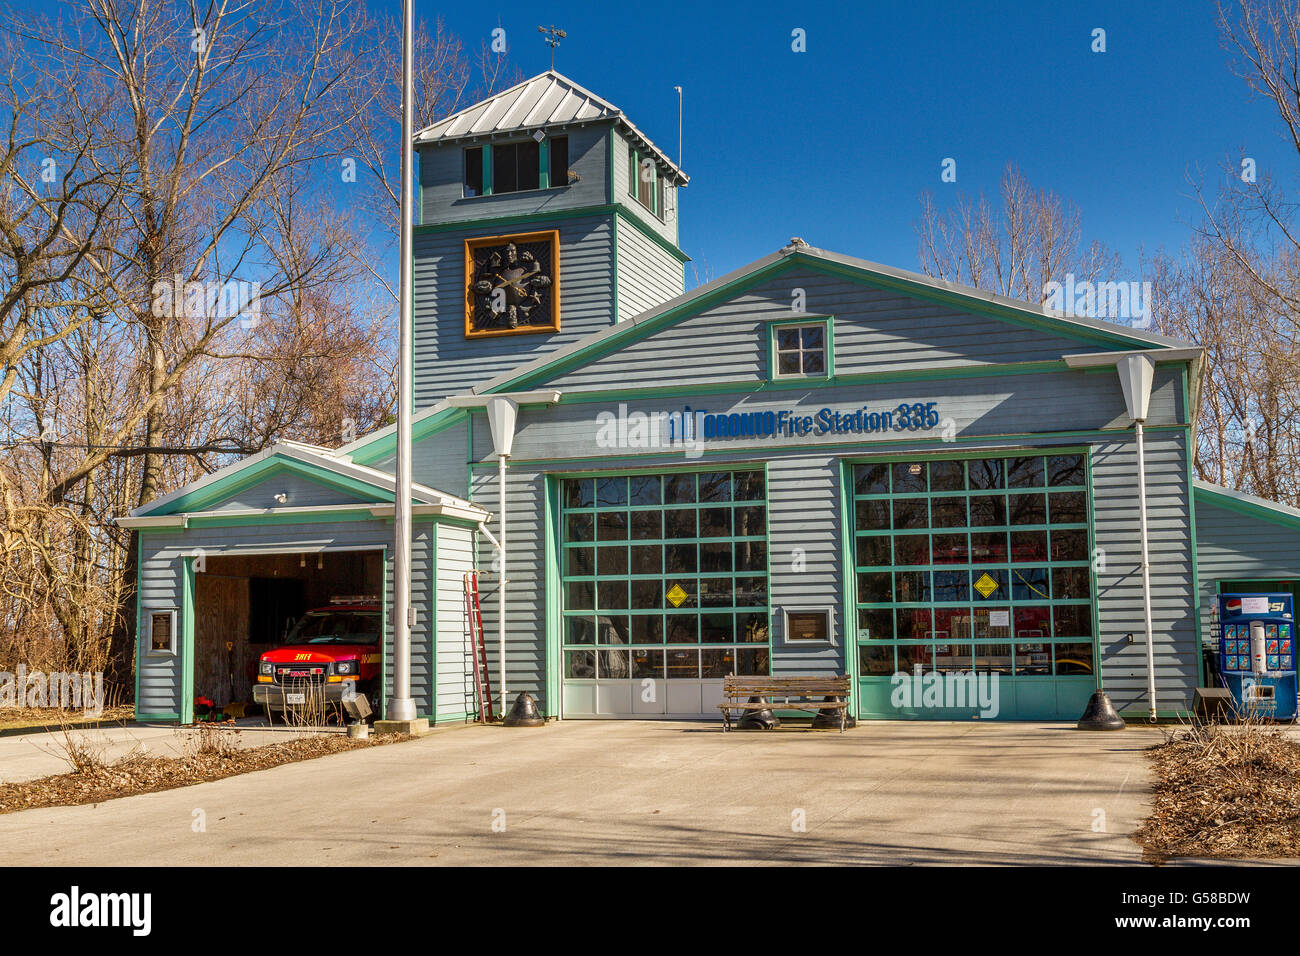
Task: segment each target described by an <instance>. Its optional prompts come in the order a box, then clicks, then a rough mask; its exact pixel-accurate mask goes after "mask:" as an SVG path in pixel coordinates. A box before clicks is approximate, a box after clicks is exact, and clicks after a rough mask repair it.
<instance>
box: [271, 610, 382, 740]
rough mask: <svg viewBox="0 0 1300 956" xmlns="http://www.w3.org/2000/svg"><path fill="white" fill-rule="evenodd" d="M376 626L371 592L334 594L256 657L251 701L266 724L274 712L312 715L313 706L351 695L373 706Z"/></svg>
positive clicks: (378, 619)
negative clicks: (259, 708)
mask: <svg viewBox="0 0 1300 956" xmlns="http://www.w3.org/2000/svg"><path fill="white" fill-rule="evenodd" d="M382 628H383V614H382V610H381V608H380V605H379V599H378V598H376V597H373V596H367V595H345V596H340V597H334V598H331V599H330V603H329V604H328V605H326V606H324V607H317V608H312V609H311V610H309V611H308V612H307V613H306V614H304V615H303V616H302V617H301V618H300V619H299V620H298V623H296V624H295V625H294V626H293V628H292V629H291V630H290V631H289V632H288V634H286V635H285V639H284V642H283V643H282V644H281V645H280V646H279V647H276V648H275V649H274V650H270V651H267V652H266V653H265V654H263V655H262V656H261V659H260V660H259V661H258V665H257V680H256V681H255V682H254V684H253V700H254V702H256V703H258V704H261V705H262V706H263V707H264V708H265V709H266V716H267V719H268V720H270V721H271V722H272V723H274V722H275V718H276V716H277V714H278V715H279V716H281V717H282V718H283V719H286V720H287V719H288V717H289V715H290V714H292V713H294V712H295V711H297V712H299V713H303V714H313V715H314V713H315V711H317V710H318V709H325V708H328V709H338V708H340V707H341V702H342V701H343V700H344V699H346V698H347V697H349V696H351V695H353V694H354V693H355V694H365V695H366V698H367V699H368V700H369V701H370V705H371V707H372V708H374V709H378V707H379V686H380V679H381V668H382V662H381V656H380V636H381V631H382ZM319 716H324V714H320V715H319Z"/></svg>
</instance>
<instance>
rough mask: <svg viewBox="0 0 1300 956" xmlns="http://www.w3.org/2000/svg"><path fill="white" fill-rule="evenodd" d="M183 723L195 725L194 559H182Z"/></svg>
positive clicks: (181, 643) (180, 635)
mask: <svg viewBox="0 0 1300 956" xmlns="http://www.w3.org/2000/svg"><path fill="white" fill-rule="evenodd" d="M180 617H181V619H180V632H181V633H180V634H179V635H178V637H179V639H180V645H181V655H182V656H181V723H183V724H192V723H194V654H195V647H194V559H193V558H188V557H183V558H181V613H180Z"/></svg>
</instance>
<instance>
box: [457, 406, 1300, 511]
mask: <svg viewBox="0 0 1300 956" xmlns="http://www.w3.org/2000/svg"><path fill="white" fill-rule="evenodd" d="M1187 428H1188V426H1187V425H1157V426H1152V427H1150V428H1148V429H1147V433H1148V434H1150V433H1152V432H1164V431H1185V430H1186V429H1187ZM1115 435H1116V431H1114V430H1111V431H1100V430H1097V431H1067V432H1020V433H1017V434H1003V435H971V436H966V437H962V438H951V439H943V438H900V439H897V440H889V441H876V442H870V443H869V444H870V446H871V447H870V448H864V443H863V442H827V443H825V444H820V443H819V444H810V445H773V446H770V447H763V446H756V445H747V446H735V447H727V448H716V449H714V448H705V449H701V450H700V451H699V452H698V454H699V455H701V456H702V457H706V458H711V457H718V458H736V459H742V460H747V461H748V460H752V458H753V457H754V456H755V455H774V454H781V455H800V454H811V453H814V452H815V453H818V454H821V453H827V454H831V453H835V452H838V451H845V450H848V451H851V452H852V453H853V455H854V456H856V459H857V460H864V461H865V460H868V459H876V458H878V457H880V456H882V455H896V454H899V453H901V452H907V453H909V454H910V455H912V456H913V457H914V456H916V455H926V454H930V455H936V456H940V457H946V458H959V457H962V456H966V457H982V456H988V455H1000V454H1004V453H1005V454H1015V452H1016V451H1017V450H1019V449H1016V448H998V447H988V448H984V449H981V450H979V451H974V452H961V451H945V450H944V449H945V448H950V447H951V446H953V445H960V444H971V443H976V442H1010V441H1024V442H1028V443H1029V444H1027V445H1026V446H1024V450H1033V451H1038V450H1039V448H1040V447H1046V446H1045V443H1046V442H1048V441H1050V440H1053V439H1063V438H1065V439H1068V438H1113V437H1114V436H1115ZM899 446H903V447H901V448H900V447H899ZM876 449H879V450H878V451H877V450H876ZM1054 451H1055V446H1051V450H1045V451H1042V452H1041V453H1042V454H1052V453H1053V452H1054ZM679 454H680V452H674V451H673V450H672V449H667V448H664V449H655V450H653V451H649V452H646V453H644V454H639V455H633V454H623V455H619V456H618V457H601V456H597V457H589V458H511V459H510V460H511V462H512V463H513V464H527V465H539V466H565V467H569V466H573V465H579V464H584V463H588V462H590V463H595V464H599V465H604V466H606V467H605V469H604V470H602V471H593V472H591V474H592V475H598V474H610V473H611V472H610V471H609V469H617V468H620V467H622V465H623V463H633V462H646V464H645V465H637V466H636V467H654V468H658V467H659V466H658V465H655V464H654V459H656V458H670V457H677V456H678V455H679ZM473 467H475V468H489V467H491V468H495V467H496V465H495V463H493V462H489V461H484V462H474V463H473ZM698 467H699V466H686V468H685V469H684V470H688V471H689V470H693V469H695V468H698ZM663 470H664V471H671V470H672V469H671V468H670V467H668V466H665V467H664V468H663ZM566 477H576V475H567V476H566ZM1297 520H1300V519H1297Z"/></svg>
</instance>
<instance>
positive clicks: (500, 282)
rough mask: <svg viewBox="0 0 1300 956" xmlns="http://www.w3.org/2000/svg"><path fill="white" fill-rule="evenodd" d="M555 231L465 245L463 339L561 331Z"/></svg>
mask: <svg viewBox="0 0 1300 956" xmlns="http://www.w3.org/2000/svg"><path fill="white" fill-rule="evenodd" d="M559 253H560V234H559V232H558V231H555V230H552V231H550V232H530V233H524V234H521V235H517V236H493V237H490V238H484V239H467V240H465V285H466V289H465V336H466V337H467V338H472V337H475V336H482V335H512V334H520V333H527V332H558V331H559V330H560V307H559V304H560V290H559V261H560V254H559Z"/></svg>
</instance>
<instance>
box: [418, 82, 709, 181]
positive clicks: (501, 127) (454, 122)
mask: <svg viewBox="0 0 1300 956" xmlns="http://www.w3.org/2000/svg"><path fill="white" fill-rule="evenodd" d="M607 120H609V121H613V122H614V123H615V124H616V125H618V126H620V127H622V129H623V130H624V131H625V132H626V133H627V134H628V135H629V136H630V137H631V138H632V139H634V140H636V141H637V142H638V143H639V144H640V145H642V146H644V147H646V148H647V149H648V150H650V151H651V152H653V153H654V155H655V158H656V159H657V160H658V161H659V163H660V164H661V165H662V166H664V167H666V168H667V169H668V170H669V171H670V172H671V173H672V174H673V178H674V180H675V181H676V182H677V183H678V184H679V185H682V186H685V185H686V184H687V183H688V182H689V181H690V177H688V176H687V175H686V174H685V173H683V172H682V171H681V170H680V169H678V168H677V165H676V164H675V163H673V162H672V160H670V159H669V158H668V157H667V156H666V155H664V153H663V151H662V150H660V149H659V148H658V147H657V146H655V144H654V143H652V142H651V141H650V138H649V137H648V136H646V135H645V134H644V133H642V132H641V131H640V130H639V129H637V128H636V126H634V125H633V124H632V121H631V120H629V119H628V118H627V116H626V115H625V114H624V113H623V111H622V110H621V109H619V108H618V107H617V106H615V105H614V104H613V103H610V102H609V101H608V100H606V99H602V98H601V97H599V96H597V95H596V94H595V93H592V92H591V91H590V90H586V89H584V88H582V87H581V86H579V85H578V84H577V83H575V82H573V80H571V79H569V78H568V77H566V76H563V75H561V74H559V73H556V72H555V71H554V70H547V71H546V72H545V73H539V74H538V75H537V76H534V77H533V78H532V79H529V80H524V82H522V83H520V84H519V85H517V86H512V87H510V89H508V90H502V91H501V92H500V93H497V94H495V95H493V96H489V97H488V98H487V99H485V100H481V101H480V102H478V103H475V104H474V105H473V106H468V107H466V108H465V109H463V110H461V111H460V112H458V113H452V114H451V115H450V116H448V117H447V118H446V119H441V120H439V121H438V122H436V123H434V124H433V125H432V126H428V127H426V128H424V129H422V130H420V131H419V132H418V133H416V134H415V145H416V146H428V145H432V144H434V143H443V142H454V141H457V140H465V139H474V138H477V137H483V136H495V135H498V134H504V133H520V132H525V131H528V132H532V131H534V130H539V129H550V128H553V127H557V126H574V125H585V124H587V123H597V122H603V121H607Z"/></svg>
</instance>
